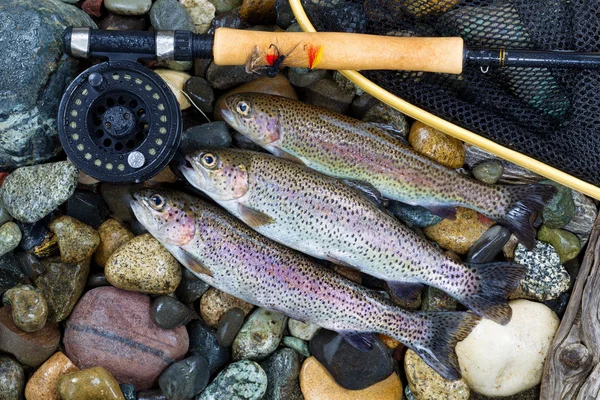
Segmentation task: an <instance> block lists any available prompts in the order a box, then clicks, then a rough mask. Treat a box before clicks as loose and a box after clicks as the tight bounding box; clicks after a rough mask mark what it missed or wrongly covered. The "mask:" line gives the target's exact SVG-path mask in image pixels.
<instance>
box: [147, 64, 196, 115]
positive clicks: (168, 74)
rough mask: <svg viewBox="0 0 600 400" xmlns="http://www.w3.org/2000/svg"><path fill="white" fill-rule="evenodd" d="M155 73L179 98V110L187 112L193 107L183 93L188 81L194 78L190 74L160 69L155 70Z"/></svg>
mask: <svg viewBox="0 0 600 400" xmlns="http://www.w3.org/2000/svg"><path fill="white" fill-rule="evenodd" d="M154 72H156V73H157V74H158V75H159V76H160V77H161V78H162V79H163V80H164V81H165V82H167V85H168V86H169V88H170V89H171V91H172V92H173V94H174V95H175V97H176V98H177V102H178V103H179V108H181V109H182V110H185V109H188V108H190V107H191V106H192V105H191V103H190V102H189V101H188V99H187V97H186V96H185V94H184V93H183V86H184V85H185V83H186V82H187V80H188V79H190V78H191V77H192V76H191V75H190V74H188V73H187V72H183V71H173V70H170V69H160V68H157V69H155V70H154Z"/></svg>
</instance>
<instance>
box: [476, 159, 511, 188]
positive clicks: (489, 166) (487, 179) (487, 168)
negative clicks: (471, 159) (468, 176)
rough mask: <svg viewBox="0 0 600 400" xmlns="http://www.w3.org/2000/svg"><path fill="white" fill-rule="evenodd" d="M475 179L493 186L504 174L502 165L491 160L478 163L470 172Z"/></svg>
mask: <svg viewBox="0 0 600 400" xmlns="http://www.w3.org/2000/svg"><path fill="white" fill-rule="evenodd" d="M471 172H472V173H473V176H474V177H475V179H477V180H479V181H481V182H483V183H487V184H489V185H493V184H495V183H496V182H498V181H499V180H500V177H502V174H503V173H504V165H502V162H501V161H500V160H496V159H491V160H484V161H481V162H478V163H477V164H475V165H474V166H473V169H472V170H471Z"/></svg>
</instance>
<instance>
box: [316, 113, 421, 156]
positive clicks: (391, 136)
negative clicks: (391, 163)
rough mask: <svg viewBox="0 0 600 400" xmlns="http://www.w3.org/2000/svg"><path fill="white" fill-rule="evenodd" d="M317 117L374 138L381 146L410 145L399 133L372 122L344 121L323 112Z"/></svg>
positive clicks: (359, 134) (338, 126)
mask: <svg viewBox="0 0 600 400" xmlns="http://www.w3.org/2000/svg"><path fill="white" fill-rule="evenodd" d="M319 118H320V119H321V120H323V122H325V123H328V124H330V125H333V126H334V127H336V128H339V129H343V130H345V131H348V132H353V133H355V134H356V135H358V136H362V137H368V138H369V139H371V140H374V141H376V142H377V143H379V144H381V145H383V146H391V147H394V146H400V147H402V148H407V147H410V146H409V145H408V143H407V142H406V139H404V138H403V137H402V139H400V135H399V134H395V133H391V132H390V131H389V130H387V129H382V128H381V126H379V125H377V124H373V123H372V122H363V121H356V122H346V121H341V120H339V119H336V118H333V117H331V116H329V115H323V114H321V115H319Z"/></svg>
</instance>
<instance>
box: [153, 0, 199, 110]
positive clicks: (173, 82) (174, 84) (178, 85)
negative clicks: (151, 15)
mask: <svg viewBox="0 0 600 400" xmlns="http://www.w3.org/2000/svg"><path fill="white" fill-rule="evenodd" d="M159 1H160V0H159ZM159 1H157V2H156V3H155V4H158V2H159ZM154 72H156V73H157V74H158V75H159V76H160V77H161V78H162V79H163V80H164V81H165V82H166V83H167V85H168V86H169V88H170V89H171V91H172V92H173V94H174V95H175V98H176V99H177V102H178V103H179V108H180V109H181V110H186V109H188V108H190V107H191V106H192V105H191V103H190V102H189V101H188V99H187V97H185V94H184V92H183V85H185V82H187V80H188V79H190V78H191V77H192V76H191V75H190V74H188V73H187V72H183V71H173V70H170V69H155V70H154Z"/></svg>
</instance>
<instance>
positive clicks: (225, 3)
mask: <svg viewBox="0 0 600 400" xmlns="http://www.w3.org/2000/svg"><path fill="white" fill-rule="evenodd" d="M210 2H211V3H212V5H214V6H215V8H216V9H217V13H218V14H223V13H226V12H229V11H231V10H233V9H234V8H236V7H239V6H241V5H242V0H210Z"/></svg>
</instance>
